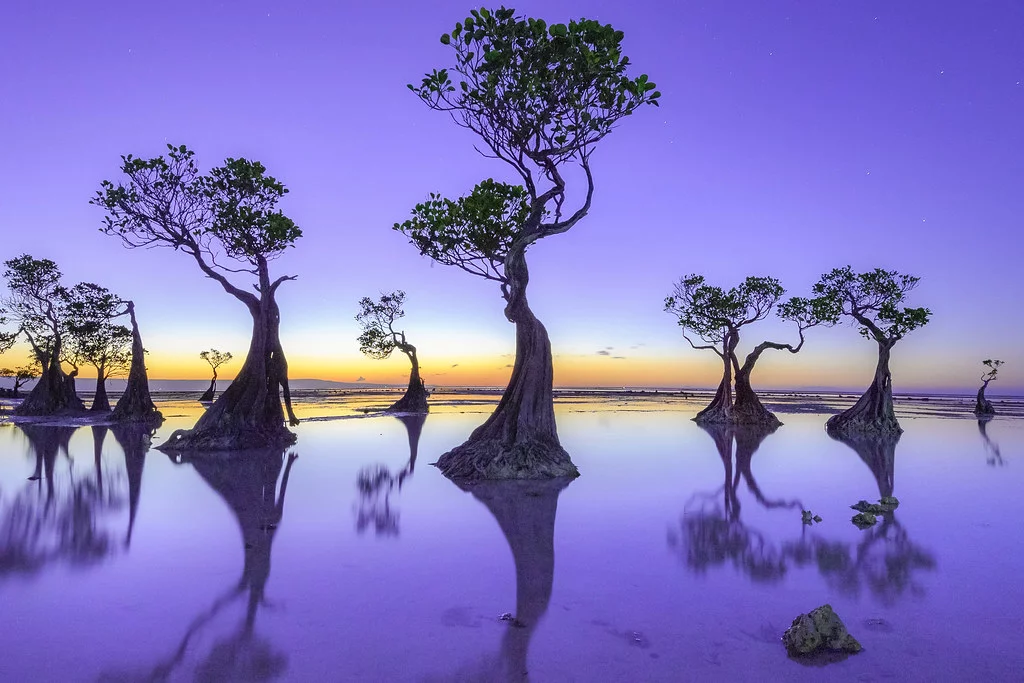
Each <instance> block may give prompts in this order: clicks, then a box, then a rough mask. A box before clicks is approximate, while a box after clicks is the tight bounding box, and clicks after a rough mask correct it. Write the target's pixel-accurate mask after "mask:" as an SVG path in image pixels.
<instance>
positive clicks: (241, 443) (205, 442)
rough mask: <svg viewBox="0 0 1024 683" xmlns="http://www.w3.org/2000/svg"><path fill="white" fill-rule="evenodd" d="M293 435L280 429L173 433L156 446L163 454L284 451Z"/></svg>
mask: <svg viewBox="0 0 1024 683" xmlns="http://www.w3.org/2000/svg"><path fill="white" fill-rule="evenodd" d="M295 440H296V436H295V434H293V433H292V432H290V431H288V430H287V429H284V428H283V427H282V428H281V429H280V430H277V431H275V432H265V431H258V430H254V429H249V430H231V431H216V430H208V429H204V430H195V429H178V430H175V431H174V432H173V433H172V434H171V435H170V436H169V437H167V440H166V441H164V442H163V443H162V444H160V445H159V446H157V447H156V449H157V450H158V451H162V452H164V453H177V452H182V451H240V450H250V449H259V448H285V447H287V446H291V445H292V444H294V443H295Z"/></svg>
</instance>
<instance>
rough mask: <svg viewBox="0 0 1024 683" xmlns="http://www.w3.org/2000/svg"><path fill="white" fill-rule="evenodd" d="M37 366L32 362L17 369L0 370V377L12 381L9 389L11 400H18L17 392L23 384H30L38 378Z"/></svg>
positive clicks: (35, 362) (36, 363)
mask: <svg viewBox="0 0 1024 683" xmlns="http://www.w3.org/2000/svg"><path fill="white" fill-rule="evenodd" d="M38 367H39V364H38V362H37V361H33V363H32V364H31V365H22V366H19V367H17V368H13V369H12V368H0V377H9V378H10V379H13V380H14V386H13V387H12V388H11V390H10V391H11V398H18V390H19V389H21V387H22V385H23V384H25V382H30V381H32V380H34V379H35V378H36V377H38V376H39V370H38Z"/></svg>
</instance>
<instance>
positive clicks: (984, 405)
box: [974, 379, 996, 415]
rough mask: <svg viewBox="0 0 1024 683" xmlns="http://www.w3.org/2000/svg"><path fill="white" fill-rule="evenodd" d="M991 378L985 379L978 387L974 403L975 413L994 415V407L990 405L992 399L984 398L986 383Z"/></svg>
mask: <svg viewBox="0 0 1024 683" xmlns="http://www.w3.org/2000/svg"><path fill="white" fill-rule="evenodd" d="M991 381H992V380H990V379H986V380H985V381H984V384H982V385H981V388H980V389H978V400H977V402H976V403H975V404H974V414H975V415H995V414H996V409H995V408H994V407H993V406H992V401H990V400H988V399H987V398H985V389H988V383H989V382H991Z"/></svg>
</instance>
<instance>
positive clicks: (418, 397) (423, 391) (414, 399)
mask: <svg viewBox="0 0 1024 683" xmlns="http://www.w3.org/2000/svg"><path fill="white" fill-rule="evenodd" d="M398 348H399V350H400V351H401V352H402V353H404V354H405V355H407V356H408V357H409V362H410V363H411V364H412V370H411V371H410V373H409V388H408V389H406V390H405V395H404V396H402V398H400V399H398V400H397V401H395V402H394V403H393V404H392V405H391V407H390V408H388V409H387V412H389V413H428V412H430V406H429V405H428V404H427V396H429V395H430V392H428V391H427V387H426V386H425V385H424V384H423V380H422V379H420V361H419V359H418V358H417V357H416V347H415V346H413V345H412V344H401V343H400V344H398Z"/></svg>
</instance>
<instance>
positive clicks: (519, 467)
mask: <svg viewBox="0 0 1024 683" xmlns="http://www.w3.org/2000/svg"><path fill="white" fill-rule="evenodd" d="M524 250H525V247H523V248H521V249H518V250H515V251H513V252H511V253H510V254H509V255H508V257H507V258H506V263H505V276H506V278H507V279H508V282H507V284H506V287H507V289H506V292H507V293H506V295H505V298H506V301H508V304H507V305H506V306H505V317H506V318H508V320H509V322H512V323H514V324H515V326H516V360H515V365H514V366H513V368H512V377H511V379H510V380H509V384H508V387H506V389H505V393H504V394H503V395H502V397H501V401H500V402H499V403H498V407H497V408H496V409H495V410H494V413H492V414H491V416H490V417H489V418H488V419H487V421H486V422H484V423H483V424H482V425H480V426H479V427H477V428H476V430H474V431H473V433H472V434H471V435H470V437H469V439H468V440H467V441H466V442H465V443H464V444H462V445H461V446H458V447H457V448H454V449H453V450H450V451H448V452H447V453H445V454H444V455H442V456H441V457H440V458H438V460H437V463H436V464H437V466H438V468H440V470H441V472H442V473H443V474H444V475H445V476H446V477H449V478H451V479H546V478H551V477H577V476H579V470H577V469H576V466H575V465H573V464H572V460H571V459H570V458H569V454H568V453H566V451H565V449H564V448H562V445H561V444H560V443H559V441H558V432H557V430H556V428H555V406H554V396H553V392H552V389H553V382H554V371H553V369H552V362H551V342H550V341H548V333H547V330H545V329H544V325H542V324H541V322H540V321H539V320H537V318H536V316H534V315H533V311H531V310H530V306H529V304H528V303H527V301H526V286H527V284H528V283H529V279H530V278H529V271H528V270H527V267H526V260H525V254H524Z"/></svg>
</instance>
